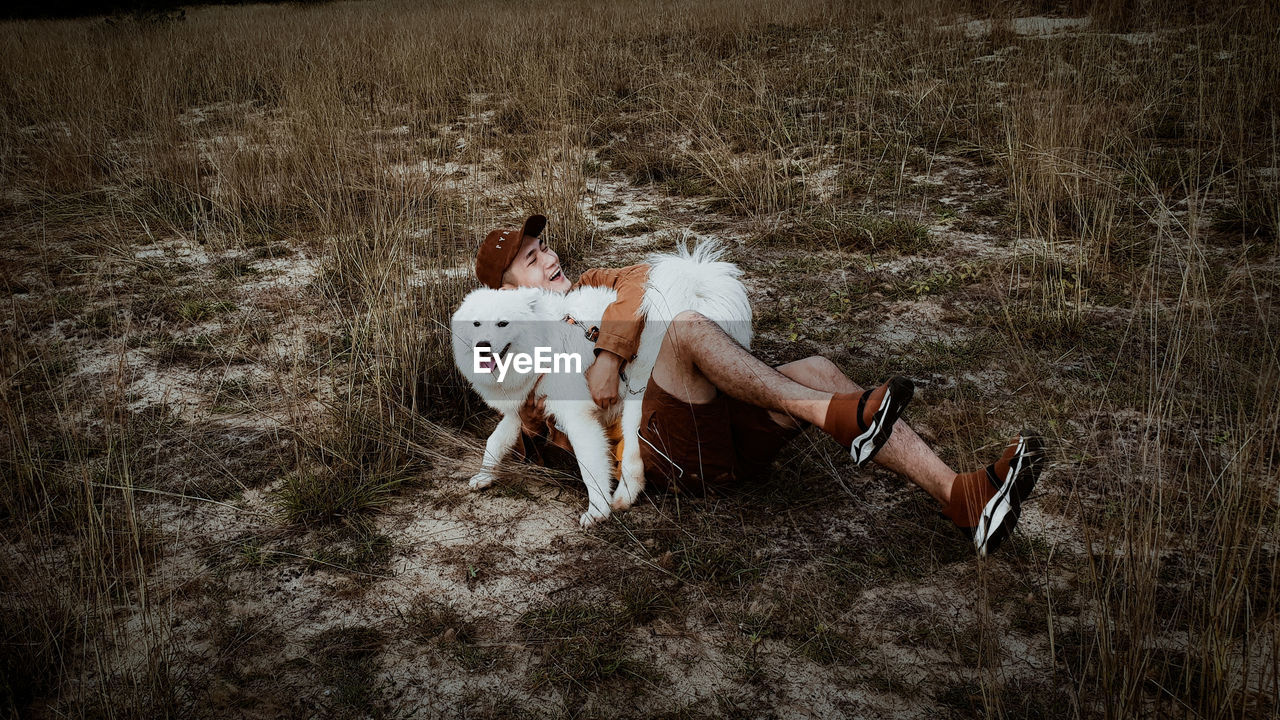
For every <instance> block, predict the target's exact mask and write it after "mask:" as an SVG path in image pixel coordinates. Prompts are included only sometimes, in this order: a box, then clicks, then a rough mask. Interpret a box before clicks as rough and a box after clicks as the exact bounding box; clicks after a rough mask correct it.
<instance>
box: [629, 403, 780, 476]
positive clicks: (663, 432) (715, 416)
mask: <svg viewBox="0 0 1280 720" xmlns="http://www.w3.org/2000/svg"><path fill="white" fill-rule="evenodd" d="M642 408H643V409H642V410H641V416H640V457H641V459H642V460H644V477H645V482H646V484H648V485H651V486H652V487H653V488H654V489H657V490H667V491H672V492H681V493H690V494H693V495H705V494H707V493H708V492H723V491H724V490H727V489H729V488H731V487H735V486H737V485H738V484H740V483H741V482H742V481H746V480H751V479H756V478H759V477H763V476H764V475H765V474H767V472H768V471H769V468H770V466H771V465H772V464H773V460H774V458H775V457H777V455H778V451H779V450H781V449H782V447H783V446H784V445H786V444H787V443H788V442H790V441H791V439H792V438H794V437H795V436H796V435H799V434H800V432H801V430H802V429H801V428H787V427H783V426H782V425H779V424H778V423H777V422H775V421H774V419H773V418H771V417H769V411H768V410H765V409H764V408H762V407H757V406H755V405H751V404H749V403H745V402H743V401H741V400H738V399H737V398H734V397H731V396H729V395H726V394H725V393H718V394H717V395H716V397H715V399H713V400H712V401H711V402H709V403H706V404H703V405H693V404H690V403H687V402H685V401H683V400H678V399H676V398H674V397H672V396H671V394H670V393H668V392H667V391H666V390H664V389H662V386H661V385H658V383H656V382H654V381H653V379H652V378H650V379H649V386H648V387H647V388H646V389H645V393H644V404H643V406H642Z"/></svg>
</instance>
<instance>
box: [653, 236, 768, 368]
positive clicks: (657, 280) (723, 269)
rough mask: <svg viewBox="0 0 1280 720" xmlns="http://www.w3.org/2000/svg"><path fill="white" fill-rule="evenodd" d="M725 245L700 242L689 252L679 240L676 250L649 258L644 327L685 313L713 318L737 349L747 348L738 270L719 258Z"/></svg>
mask: <svg viewBox="0 0 1280 720" xmlns="http://www.w3.org/2000/svg"><path fill="white" fill-rule="evenodd" d="M725 252H726V250H725V247H724V246H723V245H722V244H721V243H720V242H718V241H715V240H703V241H702V242H700V243H698V244H697V246H696V247H694V248H693V250H692V251H690V250H689V246H688V243H687V242H686V241H685V240H681V241H680V243H679V244H678V245H677V246H676V252H674V253H666V254H657V255H651V256H650V257H649V259H648V263H649V281H648V283H647V286H646V288H645V294H644V301H643V302H641V304H640V312H641V313H642V314H643V315H644V317H645V318H646V322H647V323H653V322H654V321H658V322H662V323H669V322H671V320H673V319H674V318H675V316H676V315H678V314H679V313H681V312H682V311H685V310H693V311H695V312H699V313H701V314H703V315H705V316H707V317H708V318H710V319H712V320H714V321H715V322H716V323H717V324H719V325H720V327H722V328H724V330H725V332H727V333H729V335H730V336H731V337H733V339H734V340H737V341H738V342H739V343H741V344H742V346H743V347H748V348H749V347H751V302H750V300H748V299H747V291H746V288H745V287H743V285H742V281H741V280H740V279H739V278H741V277H742V271H741V270H739V269H738V266H737V265H734V264H733V263H730V262H725V261H724V260H723V258H724V256H725Z"/></svg>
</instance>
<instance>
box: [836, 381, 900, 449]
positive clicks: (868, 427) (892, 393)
mask: <svg viewBox="0 0 1280 720" xmlns="http://www.w3.org/2000/svg"><path fill="white" fill-rule="evenodd" d="M883 387H884V388H885V393H884V395H882V396H881V397H880V405H879V407H876V408H874V409H872V408H870V407H868V402H867V401H868V400H870V399H871V396H872V395H874V394H875V393H876V390H879V389H880V388H876V390H868V391H866V392H864V393H862V397H861V398H859V399H858V414H857V418H858V429H859V430H861V431H862V432H861V433H860V434H859V435H858V436H857V437H855V438H854V439H853V442H852V443H850V444H849V454H850V455H852V456H853V462H854V464H856V465H857V466H858V467H862V466H863V465H866V464H867V463H869V462H871V459H872V458H874V457H875V456H876V453H878V452H880V448H882V447H884V444H885V443H886V442H888V441H889V435H890V434H891V433H892V432H893V424H894V423H895V422H897V421H898V416H899V415H901V414H902V411H903V409H904V408H906V407H907V403H909V402H911V396H912V395H914V394H915V391H916V386H915V385H914V384H912V382H911V381H910V380H908V379H906V378H903V377H896V378H893V379H892V380H890V381H889V382H887V383H885V384H884V386H883ZM867 412H871V413H872V414H871V416H870V417H867V415H866V413H867Z"/></svg>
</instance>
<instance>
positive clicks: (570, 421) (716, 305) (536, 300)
mask: <svg viewBox="0 0 1280 720" xmlns="http://www.w3.org/2000/svg"><path fill="white" fill-rule="evenodd" d="M722 254H723V253H722V251H721V249H720V248H719V246H718V245H717V244H715V243H712V242H703V243H701V244H700V245H698V247H697V248H695V249H694V251H693V252H692V253H691V252H689V250H688V248H687V247H686V246H685V245H683V244H681V246H680V247H679V248H678V249H677V252H676V253H672V254H659V255H653V256H650V257H649V259H648V260H647V262H648V263H649V265H650V269H649V277H648V282H647V283H646V285H645V293H644V299H643V301H642V302H641V304H640V314H641V315H643V316H644V318H645V328H644V331H643V332H642V333H641V336H640V347H639V350H638V351H637V356H636V358H635V359H634V360H632V361H631V362H629V363H627V365H626V367H625V369H624V373H625V378H626V382H625V383H623V385H622V387H620V388H619V389H620V391H621V393H620V395H621V396H622V402H620V403H618V404H617V405H614V406H613V407H612V408H610V409H609V410H608V411H601V410H599V409H598V408H597V407H596V405H595V403H593V402H592V401H591V394H590V391H589V390H588V389H587V381H586V378H585V377H584V376H583V374H582V371H584V370H585V369H586V368H587V367H588V366H589V365H590V364H591V362H592V360H594V353H593V348H594V342H593V341H592V340H589V339H588V338H587V337H586V334H585V333H584V329H586V328H591V327H593V326H597V327H598V326H599V325H600V321H601V318H602V317H603V316H604V311H605V308H606V307H608V306H609V304H610V303H612V302H613V301H614V300H615V299H616V296H617V294H616V293H615V291H613V290H611V289H607V288H597V287H583V288H579V289H577V290H574V291H572V292H569V293H563V294H562V293H557V292H553V291H550V290H541V289H536V288H521V289H518V290H491V289H488V288H482V289H480V290H475V291H473V292H472V293H470V294H469V295H467V297H466V298H464V299H463V301H462V305H461V306H459V308H458V310H457V312H455V313H454V314H453V323H452V329H453V357H454V362H455V363H457V366H458V370H460V371H461V372H462V374H463V375H465V376H466V378H467V379H468V380H469V381H471V386H472V387H473V388H475V391H476V392H477V393H478V394H479V395H480V397H481V398H483V399H484V401H485V403H487V404H488V405H489V406H490V407H492V408H493V409H495V410H497V411H498V412H500V413H502V420H501V421H500V422H499V423H498V427H497V428H495V429H494V431H493V434H492V435H490V436H489V440H488V442H487V443H485V451H484V460H483V462H482V469H481V470H480V472H478V473H476V474H475V475H474V476H473V477H472V478H471V487H472V488H476V489H479V488H483V487H486V486H488V485H489V484H490V483H492V482H493V479H494V478H493V469H494V467H495V466H496V465H497V464H498V463H499V462H500V461H501V460H502V458H504V457H505V456H506V455H507V453H508V452H510V451H511V449H512V448H513V447H514V446H515V444H516V441H517V440H518V439H519V437H520V415H519V411H520V408H521V406H523V405H524V404H525V402H526V401H527V400H528V398H529V396H530V394H536V395H537V396H541V397H543V398H545V403H546V410H547V413H548V414H549V415H550V416H551V417H552V418H553V419H554V421H555V423H556V425H557V427H559V428H560V429H561V430H562V431H563V432H564V433H565V434H566V435H568V437H569V442H571V443H572V444H573V451H574V455H576V457H577V460H578V469H579V470H580V471H581V472H582V480H583V482H584V483H586V486H587V497H588V501H589V506H588V508H587V511H586V512H585V513H583V514H582V517H581V518H580V523H581V525H582V527H583V528H588V527H591V526H592V525H594V524H596V523H597V522H599V521H600V520H602V519H604V518H606V517H608V516H609V511H610V507H611V506H612V508H613V509H616V510H622V509H625V508H628V507H630V506H631V504H632V503H634V502H635V500H636V497H637V496H639V494H640V491H641V490H642V489H643V488H644V465H643V463H642V461H641V459H640V446H639V440H638V433H639V430H640V406H641V401H642V400H643V398H644V390H645V387H646V386H647V385H648V384H649V375H650V373H652V372H653V365H654V362H656V360H657V357H658V351H659V349H660V348H661V346H662V338H663V335H664V334H665V333H666V329H667V326H668V325H670V323H671V321H672V320H673V319H675V317H676V315H678V314H679V313H681V312H683V311H685V310H692V311H696V312H699V313H701V314H703V315H705V316H706V317H708V318H710V319H711V320H714V321H715V322H717V323H718V324H719V325H720V326H721V327H722V328H724V329H725V331H726V332H728V333H729V335H730V336H732V337H733V338H734V339H735V340H737V341H738V342H739V343H741V344H742V345H743V346H744V347H750V345H751V304H750V303H749V302H748V300H747V293H746V290H745V288H743V286H742V282H741V281H740V280H739V279H738V278H739V276H741V274H742V272H741V271H740V270H739V269H738V268H737V266H735V265H733V264H731V263H728V262H722V261H721V260H720V258H721V256H722ZM570 318H571V319H572V320H573V322H572V323H571V322H569V319H570ZM537 348H550V349H551V351H552V353H558V354H572V353H576V354H577V355H578V356H579V357H580V358H581V362H580V369H578V368H575V367H572V366H571V365H570V363H568V362H563V363H556V362H554V361H553V360H552V358H551V357H550V356H548V355H546V354H544V355H543V357H542V359H543V360H545V362H543V363H542V367H538V366H537V365H534V366H532V367H530V365H531V363H530V362H529V360H536V359H537V358H536V357H535V356H536V355H537V350H536V349H537ZM477 356H478V357H479V359H477ZM521 356H523V357H524V358H526V359H527V360H526V362H525V363H524V364H523V365H522V364H521V362H520V358H521ZM548 367H549V368H550V369H551V371H549V372H548V371H547V370H548ZM575 370H576V371H575ZM618 412H621V413H622V443H623V446H622V465H621V477H620V478H619V482H618V486H617V489H616V490H615V491H614V492H613V493H612V502H611V501H610V488H611V484H612V483H611V481H612V476H613V462H612V459H611V457H610V453H609V445H608V440H607V438H606V436H605V428H606V427H607V426H608V425H610V424H612V423H613V422H615V421H616V420H617V415H618Z"/></svg>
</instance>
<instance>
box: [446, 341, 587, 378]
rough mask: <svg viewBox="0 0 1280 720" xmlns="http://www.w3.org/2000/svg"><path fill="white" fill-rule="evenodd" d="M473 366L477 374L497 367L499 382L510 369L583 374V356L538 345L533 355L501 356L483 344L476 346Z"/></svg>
mask: <svg viewBox="0 0 1280 720" xmlns="http://www.w3.org/2000/svg"><path fill="white" fill-rule="evenodd" d="M471 367H472V369H473V370H474V371H475V372H476V374H477V375H478V374H480V373H491V372H493V369H494V368H495V367H496V368H497V369H498V382H502V381H503V379H505V378H506V377H507V371H508V370H515V371H516V372H518V373H520V374H521V375H523V374H525V373H530V372H536V373H538V374H540V375H545V374H546V373H570V372H572V373H578V374H579V375H581V374H582V356H580V355H579V354H578V353H558V352H552V351H551V348H549V347H536V348H534V349H533V354H532V355H530V354H529V353H510V354H509V355H505V356H501V357H500V356H497V355H494V354H493V349H492V348H490V347H488V346H486V345H482V346H480V347H477V348H475V353H474V356H473V359H472V366H471Z"/></svg>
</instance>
